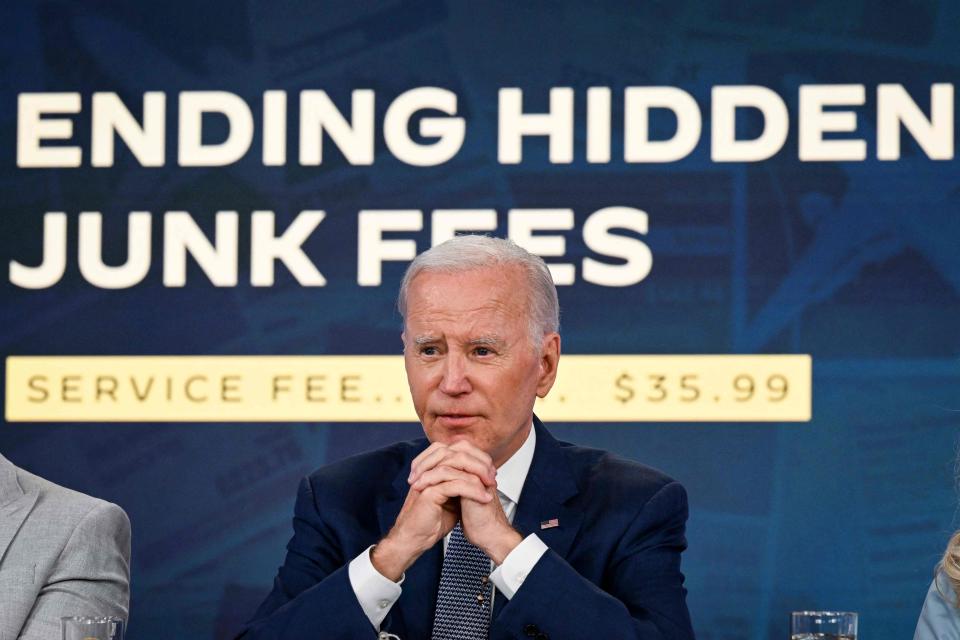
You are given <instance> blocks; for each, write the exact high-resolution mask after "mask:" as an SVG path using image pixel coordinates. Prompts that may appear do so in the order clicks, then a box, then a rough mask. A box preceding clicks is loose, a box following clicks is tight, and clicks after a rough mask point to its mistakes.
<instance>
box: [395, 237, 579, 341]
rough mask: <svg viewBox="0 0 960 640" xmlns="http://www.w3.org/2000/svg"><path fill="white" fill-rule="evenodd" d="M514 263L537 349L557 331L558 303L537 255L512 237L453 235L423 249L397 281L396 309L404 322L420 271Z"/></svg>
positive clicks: (479, 267) (541, 260)
mask: <svg viewBox="0 0 960 640" xmlns="http://www.w3.org/2000/svg"><path fill="white" fill-rule="evenodd" d="M509 265H516V266H518V267H520V268H521V269H522V271H523V274H524V276H525V279H526V282H527V292H528V295H529V303H528V307H529V310H530V312H529V314H528V318H529V323H530V341H531V343H532V344H533V346H534V348H535V349H537V350H538V351H539V349H540V346H541V341H540V339H541V338H542V337H543V336H545V335H546V334H548V333H552V332H559V331H560V303H559V302H558V301H557V288H556V287H555V286H554V284H553V278H552V277H551V276H550V269H548V268H547V265H546V263H545V262H544V261H543V258H541V257H540V256H537V255H534V254H532V253H530V252H529V251H527V250H526V249H524V248H523V247H521V246H519V245H517V244H516V243H514V242H513V241H512V240H505V239H503V238H492V237H490V236H480V235H462V236H455V237H453V238H451V239H450V240H447V241H446V242H444V243H442V244H438V245H437V246H435V247H433V248H431V249H428V250H427V251H424V252H423V253H421V254H420V255H418V256H417V257H416V258H414V260H413V262H411V263H410V266H409V267H407V272H406V273H405V274H404V275H403V280H402V281H401V283H400V294H399V296H398V297H397V308H398V309H399V310H400V316H401V317H402V318H403V319H404V321H406V317H407V293H408V291H409V288H410V283H411V282H413V279H414V278H416V277H417V276H418V275H420V274H421V273H423V272H438V273H462V272H464V271H471V270H473V269H481V268H484V267H497V266H509Z"/></svg>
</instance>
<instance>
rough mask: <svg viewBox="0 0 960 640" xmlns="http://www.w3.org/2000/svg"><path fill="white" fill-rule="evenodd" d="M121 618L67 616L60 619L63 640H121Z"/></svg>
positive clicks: (122, 622)
mask: <svg viewBox="0 0 960 640" xmlns="http://www.w3.org/2000/svg"><path fill="white" fill-rule="evenodd" d="M123 627H124V621H123V618H114V617H112V616H100V617H92V616H69V617H66V618H60V629H61V630H62V632H63V640H123Z"/></svg>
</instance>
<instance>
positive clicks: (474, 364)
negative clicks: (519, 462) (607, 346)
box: [403, 265, 560, 466]
mask: <svg viewBox="0 0 960 640" xmlns="http://www.w3.org/2000/svg"><path fill="white" fill-rule="evenodd" d="M527 289H528V286H527V284H526V281H525V279H524V278H523V276H522V271H521V267H519V266H515V265H511V266H506V267H489V268H487V267H484V268H480V269H474V270H471V271H464V272H462V273H453V274H445V273H431V272H423V273H421V274H420V275H418V276H417V277H416V278H414V279H413V281H412V282H411V283H410V286H409V289H408V291H407V314H406V322H405V325H404V333H403V344H404V363H405V365H406V369H407V381H408V382H409V384H410V393H411V395H412V396H413V404H414V406H415V407H416V410H417V415H418V416H420V422H421V423H422V424H423V430H424V432H425V433H426V435H427V438H428V439H429V440H430V441H431V442H442V443H444V444H453V443H454V442H457V441H459V440H467V441H469V442H470V443H471V444H473V445H474V446H476V447H479V448H480V449H483V450H484V451H486V452H487V453H488V454H489V455H490V456H491V457H492V458H493V460H494V464H495V465H496V466H500V465H501V464H503V463H504V462H506V460H507V459H508V458H509V457H510V456H511V455H513V453H514V452H515V451H516V450H517V449H519V448H520V445H522V444H523V441H524V440H525V439H526V437H527V433H528V426H529V424H530V421H531V419H532V415H533V403H534V400H535V399H536V396H540V397H543V396H545V395H546V394H547V392H548V391H549V390H550V387H551V386H553V381H554V379H555V378H556V372H557V360H558V359H559V356H560V336H559V335H557V334H556V333H551V334H548V335H547V336H545V337H544V340H543V348H542V350H541V353H540V354H538V353H537V350H536V349H535V348H534V347H533V345H531V344H530V324H529V318H530V316H529V304H528V300H529V294H528V290H527Z"/></svg>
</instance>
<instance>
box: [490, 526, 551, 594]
mask: <svg viewBox="0 0 960 640" xmlns="http://www.w3.org/2000/svg"><path fill="white" fill-rule="evenodd" d="M548 548H549V547H547V545H545V544H544V543H543V540H541V539H540V538H539V536H537V534H535V533H531V534H530V535H528V536H527V537H526V538H524V539H523V541H522V542H521V543H520V544H518V545H517V546H516V547H514V549H513V551H511V552H510V553H508V554H507V557H506V558H504V559H503V564H501V565H500V566H499V567H497V568H496V569H494V570H493V573H491V574H490V580H491V581H492V582H493V584H494V586H496V587H497V589H498V590H499V591H500V593H502V594H503V595H505V596H507V599H510V598H512V597H513V594H515V593H516V592H517V591H518V590H519V589H520V585H522V584H523V581H524V580H526V579H527V576H528V575H529V574H530V572H531V571H533V567H534V566H536V564H537V562H539V561H540V557H541V556H542V555H543V554H544V553H546V552H547V549H548Z"/></svg>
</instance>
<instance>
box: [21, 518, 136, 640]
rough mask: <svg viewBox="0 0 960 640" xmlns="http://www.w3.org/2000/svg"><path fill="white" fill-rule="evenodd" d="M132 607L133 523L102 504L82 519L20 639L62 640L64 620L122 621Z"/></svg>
mask: <svg viewBox="0 0 960 640" xmlns="http://www.w3.org/2000/svg"><path fill="white" fill-rule="evenodd" d="M129 606H130V520H129V519H128V518H127V514H126V513H124V511H123V509H121V508H120V507H118V506H117V505H115V504H111V503H109V502H102V501H98V502H97V504H96V505H95V506H94V507H93V508H92V509H90V511H88V512H87V513H86V515H84V516H83V518H81V519H80V521H79V522H78V523H77V526H76V527H75V528H74V530H73V532H72V533H71V534H70V538H69V539H68V540H67V543H66V545H65V546H64V548H63V551H62V552H61V554H60V557H59V558H58V559H57V562H56V566H55V567H54V570H53V571H52V572H51V574H50V576H49V578H48V579H47V581H46V583H45V584H44V585H43V587H42V588H41V589H40V593H39V595H38V597H37V599H36V602H35V603H34V606H33V609H32V610H31V611H30V616H29V617H28V618H27V621H26V623H25V624H24V626H23V629H22V631H21V636H20V637H21V639H22V640H60V638H61V634H60V618H61V617H63V616H75V615H83V616H118V617H120V618H123V619H125V620H126V619H127V617H128V614H129Z"/></svg>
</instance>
